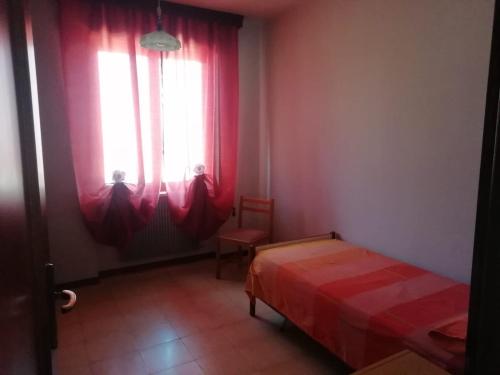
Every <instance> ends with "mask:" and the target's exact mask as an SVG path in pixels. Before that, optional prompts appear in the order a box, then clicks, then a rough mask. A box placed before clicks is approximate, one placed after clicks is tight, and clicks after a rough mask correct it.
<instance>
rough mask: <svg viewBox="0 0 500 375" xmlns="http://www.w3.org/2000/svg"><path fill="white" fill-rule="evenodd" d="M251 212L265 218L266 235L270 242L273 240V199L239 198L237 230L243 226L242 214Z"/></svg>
mask: <svg viewBox="0 0 500 375" xmlns="http://www.w3.org/2000/svg"><path fill="white" fill-rule="evenodd" d="M244 211H248V212H253V213H256V214H260V215H262V216H266V217H267V221H268V233H269V238H270V240H271V241H270V242H272V238H273V216H274V199H263V198H254V197H246V196H243V195H242V196H241V197H240V206H239V209H238V228H241V227H242V226H243V212H244Z"/></svg>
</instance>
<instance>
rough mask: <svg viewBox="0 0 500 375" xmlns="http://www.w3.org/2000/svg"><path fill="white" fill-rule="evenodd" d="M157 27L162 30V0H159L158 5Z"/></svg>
mask: <svg viewBox="0 0 500 375" xmlns="http://www.w3.org/2000/svg"><path fill="white" fill-rule="evenodd" d="M156 29H157V30H158V31H160V30H161V5H160V0H158V6H157V7H156Z"/></svg>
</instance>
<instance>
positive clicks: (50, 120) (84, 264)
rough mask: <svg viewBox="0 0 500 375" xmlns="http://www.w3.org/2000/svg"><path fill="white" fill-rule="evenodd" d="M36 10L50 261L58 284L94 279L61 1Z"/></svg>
mask: <svg viewBox="0 0 500 375" xmlns="http://www.w3.org/2000/svg"><path fill="white" fill-rule="evenodd" d="M31 6H32V16H33V38H34V46H35V59H36V69H37V83H38V91H39V95H38V97H39V104H40V105H39V110H40V122H41V130H42V144H43V158H44V169H45V185H46V186H45V188H46V198H47V221H48V231H49V245H50V252H51V260H52V262H53V263H54V264H55V266H56V281H57V282H66V281H72V280H79V279H86V278H92V277H96V276H97V272H98V260H97V256H96V251H97V250H98V246H97V245H96V244H95V242H94V241H93V239H92V238H91V236H90V234H89V233H88V231H87V229H86V228H85V226H84V223H83V220H82V216H81V214H80V209H79V207H78V198H77V193H76V184H75V178H74V172H73V164H72V161H71V149H70V143H69V132H68V127H67V125H66V115H65V109H64V91H63V76H62V66H61V58H60V46H59V34H58V31H57V23H58V21H57V10H56V2H55V1H53V0H37V1H32V2H31Z"/></svg>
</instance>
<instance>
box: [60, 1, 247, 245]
mask: <svg viewBox="0 0 500 375" xmlns="http://www.w3.org/2000/svg"><path fill="white" fill-rule="evenodd" d="M59 4H60V20H61V22H60V30H61V51H62V60H63V68H64V76H65V87H66V108H67V112H68V122H69V127H70V137H71V145H72V153H73V162H74V169H75V177H76V181H77V187H78V194H79V201H80V207H81V210H82V212H83V215H84V218H85V221H86V223H87V225H88V227H89V229H90V231H91V232H92V234H93V236H94V237H95V239H96V240H97V241H99V242H101V243H104V244H109V245H115V246H123V245H124V244H126V242H127V241H128V240H129V239H130V238H131V235H132V233H133V232H134V231H136V230H139V229H141V228H142V227H143V226H144V225H146V224H147V222H148V221H149V220H150V219H151V217H152V215H153V213H154V209H155V207H156V204H157V201H158V196H159V192H160V186H161V182H162V176H163V180H164V182H165V186H167V191H168V202H169V206H170V211H171V214H172V215H173V217H174V219H175V222H176V223H177V224H178V225H179V226H181V227H182V228H183V229H184V230H186V231H187V232H188V233H190V234H192V235H193V236H196V237H198V238H207V237H209V236H210V235H212V234H213V233H214V232H215V231H216V230H217V228H218V227H219V226H220V224H221V223H222V222H224V221H225V220H226V219H227V217H228V216H229V214H230V212H231V207H232V204H233V199H234V185H235V178H236V152H237V149H236V147H237V121H238V42H237V32H238V28H239V26H241V17H236V16H233V15H229V14H224V13H218V12H210V11H203V10H196V9H193V8H190V7H183V6H177V5H174V4H167V7H166V9H165V8H164V11H166V14H165V17H164V20H163V21H164V22H163V26H164V28H165V30H166V31H167V32H169V33H171V34H173V35H175V36H176V37H177V38H179V39H180V41H181V43H182V49H181V50H180V51H178V52H174V53H167V54H165V55H164V61H163V66H164V68H168V67H169V66H170V65H171V64H169V63H168V62H169V61H175V62H176V66H177V73H180V74H184V75H185V74H187V73H189V71H188V70H186V69H183V68H182V67H183V66H188V65H189V64H191V65H193V64H192V62H196V66H197V67H199V69H198V70H199V71H200V77H201V78H200V80H199V81H200V90H201V94H200V97H201V102H202V104H201V113H202V115H201V123H200V124H201V125H199V127H201V132H202V137H201V139H202V143H203V144H202V151H203V152H201V153H198V154H199V155H201V156H200V157H199V158H198V159H199V160H196V162H197V163H202V164H204V165H205V167H206V175H204V176H202V177H200V178H194V176H193V175H192V174H190V173H184V175H183V178H182V180H180V179H175V178H174V179H171V180H169V179H168V178H165V176H169V171H170V170H173V169H175V168H176V167H178V166H176V165H174V164H172V160H175V153H172V152H174V151H175V152H177V153H178V152H182V150H181V151H179V150H172V152H171V150H169V149H168V147H167V146H168V144H169V143H168V139H163V138H164V136H165V137H167V136H169V132H168V131H165V129H176V128H181V129H183V127H185V126H187V125H186V124H185V123H184V119H183V118H181V117H179V116H177V115H176V116H171V115H170V113H169V106H168V105H165V103H163V102H162V99H161V98H162V78H161V77H162V75H161V71H160V54H159V52H156V51H150V50H146V49H143V48H141V47H140V45H139V38H140V36H141V35H142V34H144V33H147V32H150V31H152V30H154V29H155V2H151V1H142V2H134V1H128V0H120V1H117V0H108V1H105V0H60V2H59ZM187 62H190V63H187ZM167 73H168V72H167ZM180 74H176V76H177V77H180ZM164 77H165V78H164V80H163V85H165V87H164V89H167V90H168V87H169V86H166V85H170V84H172V79H171V78H172V75H169V74H165V75H164ZM181 83H182V82H181ZM163 94H164V93H163ZM163 97H165V96H164V95H163ZM186 112H189V110H187V111H186ZM162 125H163V126H162ZM164 142H165V143H164ZM192 162H193V160H189V163H192ZM189 163H187V164H189ZM189 166H190V164H189V165H186V166H184V168H189ZM162 168H164V169H162ZM115 170H123V171H124V172H125V180H124V181H123V182H118V183H114V182H113V181H112V175H113V172H114V171H115Z"/></svg>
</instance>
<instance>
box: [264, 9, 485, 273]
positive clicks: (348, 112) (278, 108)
mask: <svg viewBox="0 0 500 375" xmlns="http://www.w3.org/2000/svg"><path fill="white" fill-rule="evenodd" d="M493 3H494V2H493V0H459V1H457V0H419V1H414V0H342V1H341V0H311V1H307V2H304V3H303V5H301V6H300V7H298V8H296V9H295V10H292V11H290V12H287V13H286V14H284V15H282V16H280V17H279V18H278V19H276V20H274V21H273V22H271V23H270V25H269V30H268V31H269V33H268V38H267V56H268V64H267V79H268V98H269V100H268V114H269V126H270V139H271V140H270V144H271V170H270V174H271V193H272V195H273V196H274V197H275V198H276V199H277V217H276V222H277V228H276V229H277V235H278V237H279V238H281V239H286V238H293V237H299V236H302V235H305V234H311V233H318V232H325V231H329V230H332V229H335V230H337V231H338V232H340V234H341V235H343V237H344V238H345V239H346V240H348V241H351V242H354V243H357V244H360V245H364V246H368V247H370V248H372V249H374V250H378V251H380V252H382V253H385V254H388V255H389V256H393V257H395V258H398V259H402V260H404V261H408V262H411V263H414V264H416V265H419V266H423V267H425V268H428V269H430V270H433V271H436V272H439V273H441V274H444V275H448V276H450V277H452V278H455V279H458V280H463V281H468V279H469V274H470V267H471V257H472V246H473V235H474V224H475V223H474V221H475V210H476V195H477V187H478V176H479V163H480V151H481V138H482V127H483V115H484V105H485V93H486V81H487V68H488V58H489V46H490V38H491V29H492V14H493Z"/></svg>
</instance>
